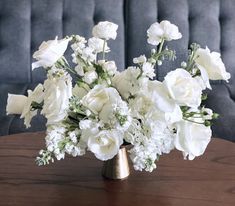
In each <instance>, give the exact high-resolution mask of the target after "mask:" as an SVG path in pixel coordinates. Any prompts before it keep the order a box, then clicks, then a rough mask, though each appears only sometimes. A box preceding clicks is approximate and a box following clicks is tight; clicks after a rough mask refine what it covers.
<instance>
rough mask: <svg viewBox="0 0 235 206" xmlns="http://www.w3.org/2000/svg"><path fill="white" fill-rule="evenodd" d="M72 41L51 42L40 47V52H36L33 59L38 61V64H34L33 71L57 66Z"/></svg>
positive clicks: (43, 43) (56, 40)
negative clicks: (38, 68)
mask: <svg viewBox="0 0 235 206" xmlns="http://www.w3.org/2000/svg"><path fill="white" fill-rule="evenodd" d="M69 41H70V39H61V40H58V39H57V37H56V38H55V40H49V41H47V42H45V41H44V42H42V44H41V45H40V46H39V50H38V51H36V52H34V54H33V58H35V59H37V60H38V61H37V62H34V63H32V69H35V68H37V67H41V66H42V67H44V68H47V67H51V66H53V64H55V63H56V62H57V61H58V60H59V59H60V58H61V57H62V56H63V55H64V52H65V51H66V49H67V47H68V43H69Z"/></svg>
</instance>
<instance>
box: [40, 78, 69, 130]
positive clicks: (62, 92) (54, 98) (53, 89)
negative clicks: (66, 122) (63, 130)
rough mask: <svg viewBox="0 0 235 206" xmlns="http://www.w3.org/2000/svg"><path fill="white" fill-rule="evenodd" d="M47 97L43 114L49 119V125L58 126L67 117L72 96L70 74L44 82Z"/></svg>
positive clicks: (45, 97)
mask: <svg viewBox="0 0 235 206" xmlns="http://www.w3.org/2000/svg"><path fill="white" fill-rule="evenodd" d="M44 88H45V96H44V105H43V109H42V111H41V113H42V114H43V115H44V116H45V117H46V118H47V124H48V125H50V124H56V123H59V122H60V121H62V120H63V119H64V118H65V117H66V116H67V110H68V108H69V98H70V97H71V96H72V78H71V77H70V75H69V74H64V76H61V77H49V78H48V79H47V80H46V81H45V82H44Z"/></svg>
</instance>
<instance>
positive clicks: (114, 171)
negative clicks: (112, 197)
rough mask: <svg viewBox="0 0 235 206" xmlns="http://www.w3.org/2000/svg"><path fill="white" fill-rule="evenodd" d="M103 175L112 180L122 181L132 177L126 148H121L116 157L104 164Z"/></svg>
mask: <svg viewBox="0 0 235 206" xmlns="http://www.w3.org/2000/svg"><path fill="white" fill-rule="evenodd" d="M102 175H103V176H104V177H105V178H107V179H112V180H122V179H125V178H127V177H128V176H129V175H130V168H129V164H128V159H127V152H126V148H125V147H121V148H120V149H119V151H118V154H117V155H116V156H114V157H113V158H112V159H110V160H107V161H105V162H104V165H103V169H102Z"/></svg>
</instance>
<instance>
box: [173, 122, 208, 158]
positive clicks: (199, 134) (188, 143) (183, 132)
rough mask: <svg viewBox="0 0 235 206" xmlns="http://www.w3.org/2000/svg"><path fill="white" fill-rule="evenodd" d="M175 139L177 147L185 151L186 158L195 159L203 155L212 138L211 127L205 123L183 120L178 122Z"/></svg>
mask: <svg viewBox="0 0 235 206" xmlns="http://www.w3.org/2000/svg"><path fill="white" fill-rule="evenodd" d="M176 128H177V134H176V137H175V140H174V144H175V147H176V149H178V150H180V151H182V152H183V155H184V157H185V158H187V156H188V158H189V160H193V159H194V158H195V157H197V156H200V155H202V154H203V153H204V152H205V149H206V147H207V145H208V143H209V142H210V140H211V135H212V132H211V129H210V127H206V126H205V125H203V124H197V123H192V122H189V121H181V122H179V123H177V127H176Z"/></svg>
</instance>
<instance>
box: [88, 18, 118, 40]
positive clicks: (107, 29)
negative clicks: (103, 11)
mask: <svg viewBox="0 0 235 206" xmlns="http://www.w3.org/2000/svg"><path fill="white" fill-rule="evenodd" d="M117 29H118V25H117V24H114V23H112V22H108V21H101V22H99V23H98V24H97V25H95V26H94V27H93V30H92V34H93V36H94V37H97V38H100V39H104V40H109V39H116V37H117Z"/></svg>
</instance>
